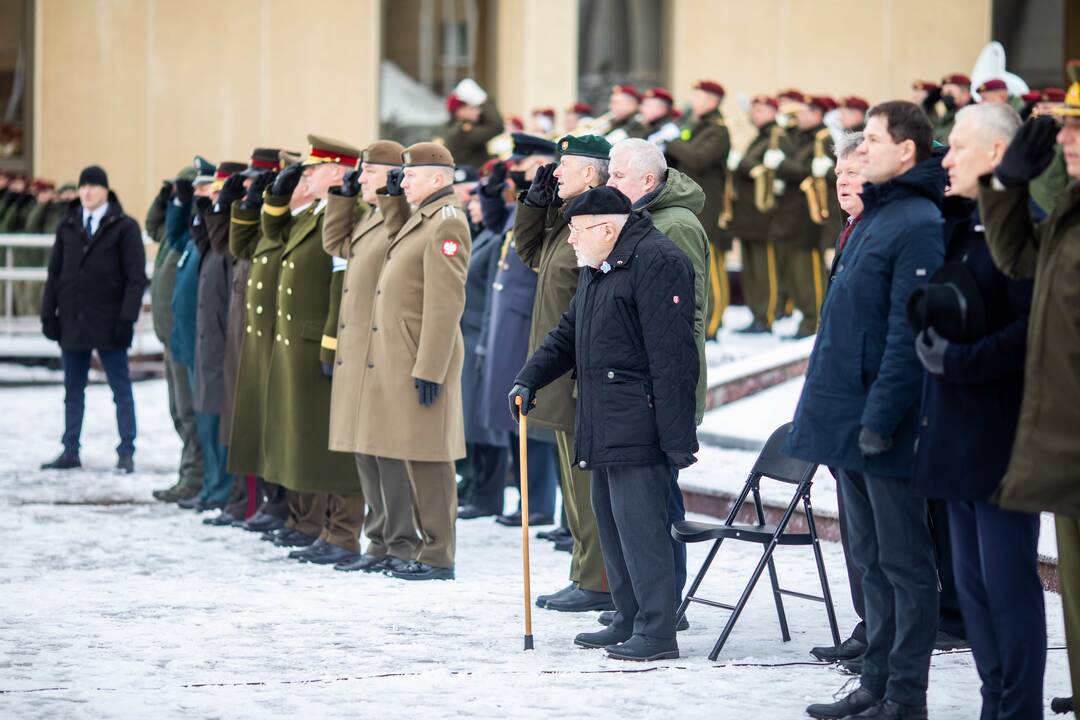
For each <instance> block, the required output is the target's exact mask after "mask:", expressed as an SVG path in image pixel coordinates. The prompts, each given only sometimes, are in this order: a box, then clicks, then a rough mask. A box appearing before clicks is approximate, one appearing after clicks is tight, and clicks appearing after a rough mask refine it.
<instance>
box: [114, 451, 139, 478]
mask: <svg viewBox="0 0 1080 720" xmlns="http://www.w3.org/2000/svg"><path fill="white" fill-rule="evenodd" d="M116 471H117V472H119V473H122V474H124V475H130V474H132V473H133V472H135V459H134V458H132V457H131V456H130V455H120V456H119V457H117V458H116Z"/></svg>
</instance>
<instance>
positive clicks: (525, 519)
mask: <svg viewBox="0 0 1080 720" xmlns="http://www.w3.org/2000/svg"><path fill="white" fill-rule="evenodd" d="M514 401H515V402H516V403H517V406H518V453H519V455H520V459H519V460H518V463H519V465H520V467H521V566H522V567H521V570H522V574H523V575H524V577H525V649H526V650H532V649H533V636H532V591H531V589H530V588H529V455H528V442H529V437H528V436H529V433H528V428H527V425H526V420H525V417H526V416H525V408H523V407H522V406H521V396H520V395H519V396H518V397H516V398H514Z"/></svg>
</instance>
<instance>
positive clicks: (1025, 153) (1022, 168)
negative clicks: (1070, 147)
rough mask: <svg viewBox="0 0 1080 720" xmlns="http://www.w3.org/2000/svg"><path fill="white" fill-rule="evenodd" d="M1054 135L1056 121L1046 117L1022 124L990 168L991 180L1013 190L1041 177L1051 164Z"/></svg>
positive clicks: (1055, 141) (1055, 135) (1055, 134)
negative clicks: (1002, 153) (994, 166)
mask: <svg viewBox="0 0 1080 720" xmlns="http://www.w3.org/2000/svg"><path fill="white" fill-rule="evenodd" d="M1057 133H1058V126H1057V121H1055V120H1054V118H1052V117H1050V116H1048V115H1041V116H1039V117H1037V118H1035V119H1034V120H1029V121H1028V122H1026V123H1024V124H1023V125H1022V126H1021V127H1020V131H1019V132H1017V133H1016V136H1015V137H1014V138H1013V140H1012V142H1011V143H1009V147H1008V149H1007V150H1006V151H1005V156H1004V157H1002V158H1001V162H1000V163H999V164H998V166H997V167H996V168H994V177H996V178H997V179H998V181H999V182H1000V183H1001V184H1002V185H1004V186H1005V187H1007V188H1015V187H1020V186H1021V185H1026V184H1027V183H1029V182H1030V181H1032V180H1034V179H1035V178H1036V177H1038V176H1039V175H1042V173H1043V171H1044V170H1046V168H1047V167H1049V166H1050V163H1051V162H1053V160H1054V145H1055V144H1056V143H1057Z"/></svg>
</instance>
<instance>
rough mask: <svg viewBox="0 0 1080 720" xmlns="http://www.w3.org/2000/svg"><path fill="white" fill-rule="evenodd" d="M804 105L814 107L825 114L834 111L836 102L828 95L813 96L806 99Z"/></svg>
mask: <svg viewBox="0 0 1080 720" xmlns="http://www.w3.org/2000/svg"><path fill="white" fill-rule="evenodd" d="M805 102H806V104H807V105H810V106H812V107H816V108H817V109H818V110H820V111H821V112H823V113H827V112H829V111H830V110H835V109H836V101H835V100H833V99H832V98H831V97H829V96H828V95H813V96H810V97H807V98H806V101H805Z"/></svg>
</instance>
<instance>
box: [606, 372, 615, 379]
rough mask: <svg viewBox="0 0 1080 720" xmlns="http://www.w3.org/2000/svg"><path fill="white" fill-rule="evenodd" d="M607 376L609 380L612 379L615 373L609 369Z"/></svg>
mask: <svg viewBox="0 0 1080 720" xmlns="http://www.w3.org/2000/svg"><path fill="white" fill-rule="evenodd" d="M607 376H608V380H611V379H612V378H613V377H615V373H613V372H612V371H610V370H608V371H607Z"/></svg>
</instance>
